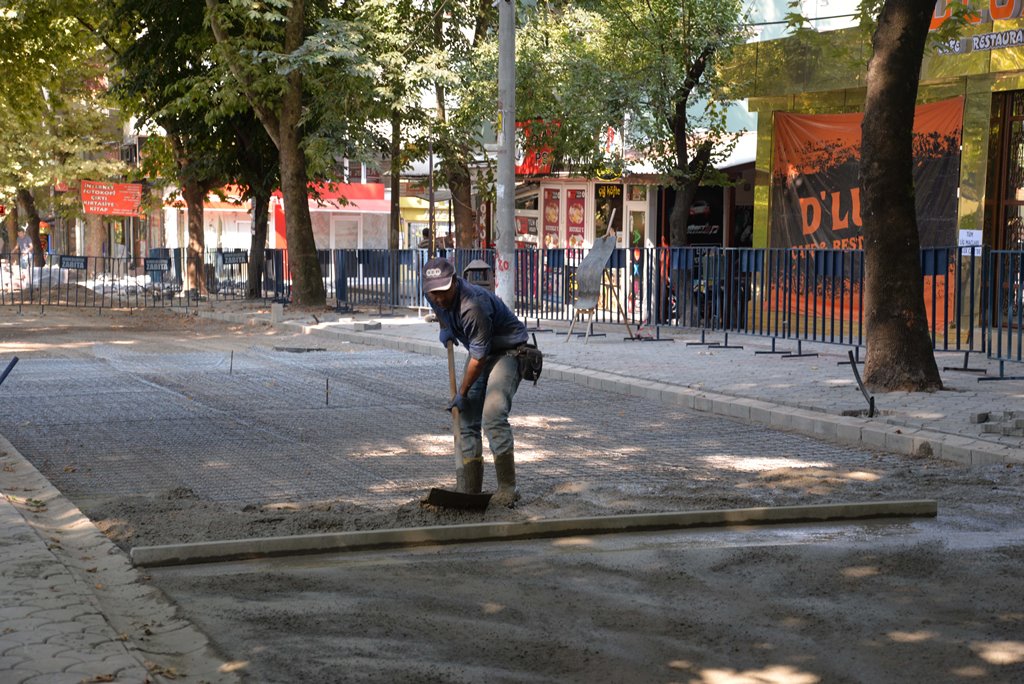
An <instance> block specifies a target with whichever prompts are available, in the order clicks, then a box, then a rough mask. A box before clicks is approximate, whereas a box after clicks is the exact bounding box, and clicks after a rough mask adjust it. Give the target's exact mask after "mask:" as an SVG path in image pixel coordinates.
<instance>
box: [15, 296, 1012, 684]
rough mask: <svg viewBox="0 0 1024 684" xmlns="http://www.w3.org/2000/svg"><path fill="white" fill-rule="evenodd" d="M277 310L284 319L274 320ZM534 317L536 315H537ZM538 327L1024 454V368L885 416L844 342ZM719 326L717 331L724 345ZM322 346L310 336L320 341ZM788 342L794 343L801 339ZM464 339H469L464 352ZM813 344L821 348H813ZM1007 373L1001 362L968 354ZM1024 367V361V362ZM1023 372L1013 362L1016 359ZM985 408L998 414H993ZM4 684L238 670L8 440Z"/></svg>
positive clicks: (697, 404) (208, 677) (959, 456)
mask: <svg viewBox="0 0 1024 684" xmlns="http://www.w3.org/2000/svg"><path fill="white" fill-rule="evenodd" d="M199 315H200V316H203V317H209V318H215V319H218V320H223V321H229V322H235V323H242V324H247V325H284V326H297V327H298V328H300V329H301V330H302V331H303V332H304V333H306V334H308V335H309V336H310V338H311V342H313V341H314V340H315V339H316V338H317V337H320V336H328V337H331V338H333V339H341V340H345V341H349V342H352V343H357V344H366V345H372V346H378V347H386V348H392V349H402V350H407V351H411V352H416V353H425V354H433V355H438V356H440V355H443V354H444V350H443V348H442V347H441V346H440V345H439V344H438V342H437V325H436V323H429V322H425V321H424V320H423V319H422V318H421V317H419V316H417V315H415V314H409V315H400V316H373V315H366V314H359V315H340V314H332V313H327V312H325V313H324V314H323V315H318V316H317V318H319V320H316V319H314V317H313V316H312V315H309V314H300V313H295V314H293V313H292V312H290V311H289V310H288V309H284V310H283V311H282V310H279V311H277V312H272V311H271V310H270V309H266V308H264V309H258V308H256V307H255V306H252V305H244V306H240V305H238V304H232V305H231V306H222V305H216V306H213V307H209V308H203V309H201V310H200V311H199ZM272 318H276V319H278V320H276V322H272V320H271V319H272ZM534 323H536V321H534ZM555 327H556V328H557V329H558V330H557V332H552V331H549V332H537V333H536V335H537V341H538V342H539V344H540V346H541V349H542V350H543V351H544V352H545V355H546V358H545V369H544V377H543V378H542V379H541V382H545V381H546V380H547V381H551V380H563V381H566V382H572V383H576V384H578V385H581V386H585V387H594V388H600V389H602V390H605V391H609V392H613V393H620V394H631V395H641V396H645V397H649V398H652V399H656V400H658V401H661V402H663V403H665V404H670V405H678V406H683V407H687V408H693V409H696V410H698V411H704V412H708V413H713V414H720V415H725V416H730V417H733V418H738V419H740V420H744V421H747V422H750V423H755V424H763V425H765V426H768V427H771V428H777V429H782V430H789V431H794V432H800V433H805V434H809V435H814V436H818V437H821V438H823V439H828V440H834V441H839V442H843V443H847V444H852V445H861V446H868V447H877V448H884V449H886V450H889V451H893V452H897V453H904V454H908V455H911V456H917V457H937V458H943V459H949V460H953V461H957V462H960V463H965V464H984V463H993V462H1005V463H1009V462H1014V463H1024V436H1021V435H1022V434H1024V430H1022V428H1021V427H1018V422H1017V421H1018V418H1017V416H1020V419H1021V420H1022V422H1021V423H1020V424H1021V425H1024V381H1020V380H1007V381H993V382H978V379H977V378H978V374H976V373H963V372H955V371H943V373H942V378H943V382H944V384H945V385H946V387H947V390H946V391H943V392H937V393H933V394H908V393H889V394H882V395H877V396H876V397H875V401H876V406H877V409H878V412H879V415H877V416H875V417H873V418H868V417H866V415H865V414H866V410H867V402H866V401H865V399H864V397H863V396H862V394H861V392H860V390H859V389H858V387H857V384H856V381H855V380H854V376H853V371H852V370H851V367H850V366H849V365H843V366H840V365H838V364H839V362H841V361H844V360H846V355H845V349H844V348H840V347H832V346H829V345H821V344H816V345H810V344H807V345H803V347H802V351H803V353H804V354H805V355H806V356H801V357H797V358H782V357H781V355H779V354H756V353H755V352H757V351H769V350H770V342H769V341H768V340H763V339H758V338H750V337H736V336H730V338H729V348H723V347H712V346H708V345H707V344H704V345H699V344H691V343H693V342H699V341H700V334H699V332H698V333H694V332H693V331H662V337H666V338H669V339H672V340H674V341H671V342H668V341H664V342H653V341H651V342H637V341H628V340H624V339H623V337H624V336H625V328H624V327H622V326H611V325H605V326H597V329H596V332H597V333H603V335H602V336H594V337H591V338H589V339H588V340H584V339H583V338H582V337H573V338H571V339H568V341H567V339H566V335H565V332H564V331H565V329H566V328H567V327H568V326H567V325H556V326H555ZM723 341H724V337H723V336H722V335H721V334H715V335H709V336H708V337H707V339H706V342H709V343H711V342H723ZM313 345H315V342H313V344H311V346H313ZM779 348H780V349H782V348H786V349H792V350H793V351H796V347H795V344H786V345H782V344H779ZM460 351H461V350H460ZM815 353H816V354H818V355H817V356H810V354H815ZM970 361H971V366H972V367H984V368H987V370H988V373H989V375H997V374H998V364H996V363H989V362H988V361H987V360H986V359H985V358H984V357H982V356H980V355H975V356H973V357H972V358H971V360H970ZM938 362H939V366H940V368H942V367H943V366H949V367H960V366H962V364H963V355H962V354H939V355H938ZM1022 370H1024V369H1022ZM1015 371H1016V369H1013V368H1012V367H1011V369H1010V372H1011V373H1012V372H1015ZM986 414H987V415H986ZM0 468H2V469H3V481H4V483H5V492H6V496H0V548H2V550H3V554H2V555H0V681H3V682H4V683H5V684H6V683H7V682H12V683H16V684H28V683H33V684H34V683H36V682H47V683H58V684H63V683H64V682H68V683H79V682H109V681H117V682H147V681H151V682H164V681H172V680H179V679H187V680H188V681H193V682H234V681H237V676H236V675H235V674H234V672H233V670H234V667H235V666H234V664H232V663H229V662H225V661H224V660H223V659H222V658H220V657H218V655H217V654H216V653H214V652H213V649H212V648H211V647H210V645H209V642H208V640H207V639H206V637H205V636H204V635H203V634H201V633H200V632H199V631H198V630H196V629H195V628H194V627H193V626H192V625H191V624H190V623H189V622H187V621H185V620H183V619H182V618H180V617H179V616H178V614H177V611H176V608H175V607H174V606H173V605H172V604H170V603H169V602H168V601H167V600H166V599H165V598H164V596H163V594H162V593H161V592H159V591H158V590H156V589H155V588H153V587H150V586H149V585H148V584H147V578H146V576H145V574H144V573H143V571H141V570H139V569H136V568H132V567H131V566H130V565H129V563H128V560H127V558H126V557H125V555H124V554H123V553H121V552H120V551H119V550H118V549H117V548H116V547H115V546H114V545H113V544H112V543H111V542H109V541H108V540H107V539H106V538H105V537H104V536H103V535H102V534H101V533H100V532H99V531H98V530H97V529H96V527H95V526H94V525H93V524H92V523H91V522H90V521H89V520H88V519H87V518H85V516H83V515H82V513H81V512H80V511H79V510H78V509H77V508H75V507H74V506H73V505H72V504H71V503H70V502H69V501H68V500H67V499H65V498H64V497H63V496H62V495H61V494H60V492H58V491H57V490H56V489H55V488H54V487H53V486H52V485H51V484H50V483H49V482H48V481H47V480H46V479H45V478H44V477H43V476H42V475H41V474H40V473H39V472H38V471H37V470H36V469H35V468H34V467H32V465H31V464H29V463H28V462H27V461H26V460H25V459H24V458H22V457H21V455H20V454H18V453H17V452H16V451H15V450H14V448H13V447H12V446H11V444H10V443H9V442H7V441H6V440H5V439H3V438H2V437H0Z"/></svg>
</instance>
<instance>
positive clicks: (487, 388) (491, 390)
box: [459, 352, 520, 461]
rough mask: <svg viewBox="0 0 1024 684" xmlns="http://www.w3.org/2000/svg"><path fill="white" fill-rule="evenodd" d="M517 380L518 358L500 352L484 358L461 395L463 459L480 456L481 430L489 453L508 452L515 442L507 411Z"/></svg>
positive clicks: (509, 408) (460, 423)
mask: <svg viewBox="0 0 1024 684" xmlns="http://www.w3.org/2000/svg"><path fill="white" fill-rule="evenodd" d="M519 380H520V376H519V361H518V359H516V358H515V357H512V356H507V355H506V354H505V353H504V352H501V353H498V354H493V355H491V356H489V357H488V358H487V360H486V361H485V365H484V370H483V373H481V374H480V377H479V378H477V381H476V382H474V383H473V386H472V387H470V388H469V393H468V394H467V395H466V396H465V398H464V400H465V404H464V406H465V408H464V409H463V410H462V411H460V412H459V428H460V433H461V437H462V459H463V460H464V461H465V460H469V459H473V458H480V457H481V456H482V455H483V442H482V440H481V430H482V431H483V433H484V434H486V435H487V441H488V444H489V445H490V447H491V453H492V454H506V453H512V451H513V449H514V447H515V442H514V441H513V439H512V426H511V425H509V424H508V414H509V411H511V410H512V397H513V396H515V393H516V390H518V389H519Z"/></svg>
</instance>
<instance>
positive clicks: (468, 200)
mask: <svg viewBox="0 0 1024 684" xmlns="http://www.w3.org/2000/svg"><path fill="white" fill-rule="evenodd" d="M450 168H452V170H451V171H449V173H448V189H449V190H450V191H451V193H452V215H453V218H454V219H455V240H456V244H457V245H458V246H459V247H463V248H469V247H475V246H476V244H475V242H476V221H475V220H474V218H475V217H474V212H473V183H472V181H471V180H470V175H469V166H468V165H467V164H466V163H465V162H462V161H459V162H458V163H455V164H451V165H450Z"/></svg>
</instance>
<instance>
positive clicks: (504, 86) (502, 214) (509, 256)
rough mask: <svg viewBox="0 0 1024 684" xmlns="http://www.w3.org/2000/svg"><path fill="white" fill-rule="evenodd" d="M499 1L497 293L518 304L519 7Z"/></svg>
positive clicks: (509, 1)
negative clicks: (516, 197)
mask: <svg viewBox="0 0 1024 684" xmlns="http://www.w3.org/2000/svg"><path fill="white" fill-rule="evenodd" d="M497 2H498V121H499V124H500V125H499V127H498V177H497V193H496V194H497V202H496V203H497V212H496V214H497V215H496V217H495V218H496V221H495V231H494V232H495V240H494V246H495V258H494V271H495V273H494V276H495V278H494V281H495V288H494V291H495V294H496V295H497V296H498V298H499V299H501V301H503V302H505V304H506V305H507V306H508V307H509V308H510V309H513V310H515V309H514V307H515V265H516V259H515V194H516V192H515V185H516V173H515V144H516V7H515V0H497Z"/></svg>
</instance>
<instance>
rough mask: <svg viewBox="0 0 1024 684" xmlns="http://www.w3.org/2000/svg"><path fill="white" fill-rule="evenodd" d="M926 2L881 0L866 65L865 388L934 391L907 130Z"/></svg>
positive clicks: (929, 6)
mask: <svg viewBox="0 0 1024 684" xmlns="http://www.w3.org/2000/svg"><path fill="white" fill-rule="evenodd" d="M934 7H935V3H934V1H933V0H886V2H885V4H884V5H883V7H882V11H881V14H880V15H879V18H878V28H877V29H876V31H875V35H874V38H873V40H872V45H873V47H874V54H873V56H872V57H871V61H870V62H869V63H868V73H867V93H866V97H865V102H864V121H863V124H862V127H861V141H862V142H861V198H862V205H861V212H862V214H861V215H862V217H863V220H864V270H865V283H864V326H865V329H866V330H865V333H866V341H867V358H866V360H865V362H864V382H865V384H866V385H867V386H868V387H870V388H872V389H874V390H879V391H906V392H920V391H934V390H938V389H942V380H941V379H940V378H939V371H938V367H937V366H936V364H935V354H934V352H933V351H932V342H931V338H930V336H929V332H928V319H927V314H926V312H925V307H924V283H923V280H922V277H921V266H920V241H919V237H918V229H917V215H916V210H915V203H914V178H913V151H912V145H913V125H914V108H915V105H916V101H917V87H918V80H919V78H920V73H921V61H922V59H923V56H924V46H925V41H926V39H927V36H928V25H929V22H930V18H931V13H932V10H933V9H934Z"/></svg>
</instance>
